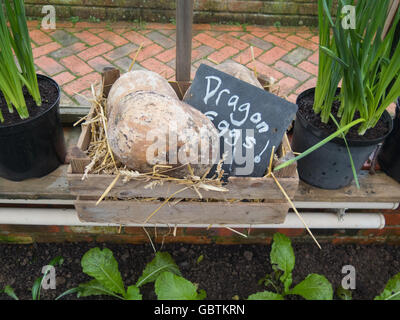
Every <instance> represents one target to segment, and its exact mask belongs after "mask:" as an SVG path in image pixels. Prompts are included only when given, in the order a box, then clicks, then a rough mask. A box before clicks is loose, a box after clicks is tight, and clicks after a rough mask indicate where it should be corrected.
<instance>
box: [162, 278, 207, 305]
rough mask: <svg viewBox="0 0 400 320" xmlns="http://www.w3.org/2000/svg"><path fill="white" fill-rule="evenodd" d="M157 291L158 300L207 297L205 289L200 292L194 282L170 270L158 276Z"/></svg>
mask: <svg viewBox="0 0 400 320" xmlns="http://www.w3.org/2000/svg"><path fill="white" fill-rule="evenodd" d="M155 292H156V294H157V297H158V300H203V299H204V298H205V297H206V293H205V291H204V290H200V292H199V293H198V292H197V287H196V286H195V285H194V284H193V283H191V282H190V281H189V280H186V279H185V278H182V277H180V276H177V275H176V274H174V273H172V272H169V271H165V272H163V273H161V274H160V275H159V276H158V278H157V280H156V283H155Z"/></svg>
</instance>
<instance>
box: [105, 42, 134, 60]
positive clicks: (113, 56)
mask: <svg viewBox="0 0 400 320" xmlns="http://www.w3.org/2000/svg"><path fill="white" fill-rule="evenodd" d="M138 48H139V46H138V45H136V44H134V43H128V44H126V45H123V46H122V47H118V48H117V49H114V50H112V51H110V52H108V53H106V54H105V55H104V57H105V58H106V59H108V60H110V61H114V60H117V59H120V58H122V57H125V56H128V55H130V54H132V53H133V52H135V51H136V50H137V49H138Z"/></svg>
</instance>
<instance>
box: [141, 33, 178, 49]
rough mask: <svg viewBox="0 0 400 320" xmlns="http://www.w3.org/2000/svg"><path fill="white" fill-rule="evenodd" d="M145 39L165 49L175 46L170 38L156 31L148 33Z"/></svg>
mask: <svg viewBox="0 0 400 320" xmlns="http://www.w3.org/2000/svg"><path fill="white" fill-rule="evenodd" d="M147 37H148V38H149V39H151V40H153V41H154V42H155V43H157V44H159V45H160V46H162V47H164V48H166V49H169V48H172V47H174V46H175V41H174V40H171V39H170V38H168V37H166V36H165V35H163V34H161V33H159V32H157V31H153V32H150V33H149V34H147Z"/></svg>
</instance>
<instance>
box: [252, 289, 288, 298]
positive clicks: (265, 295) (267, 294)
mask: <svg viewBox="0 0 400 320" xmlns="http://www.w3.org/2000/svg"><path fill="white" fill-rule="evenodd" d="M247 300H284V299H283V296H282V295H280V294H278V293H275V292H271V291H263V292H257V293H254V294H252V295H250V296H249V297H248V298H247Z"/></svg>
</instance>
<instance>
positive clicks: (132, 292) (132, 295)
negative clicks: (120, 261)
mask: <svg viewBox="0 0 400 320" xmlns="http://www.w3.org/2000/svg"><path fill="white" fill-rule="evenodd" d="M125 299H126V300H142V295H141V294H140V290H139V288H138V287H136V286H135V285H132V286H129V287H128V289H127V290H126V295H125Z"/></svg>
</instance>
